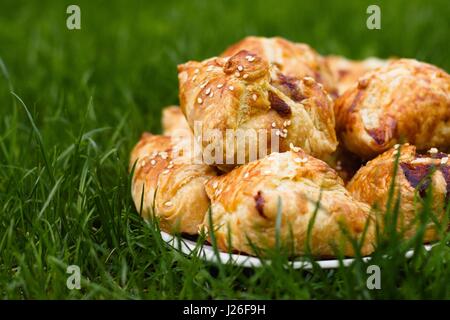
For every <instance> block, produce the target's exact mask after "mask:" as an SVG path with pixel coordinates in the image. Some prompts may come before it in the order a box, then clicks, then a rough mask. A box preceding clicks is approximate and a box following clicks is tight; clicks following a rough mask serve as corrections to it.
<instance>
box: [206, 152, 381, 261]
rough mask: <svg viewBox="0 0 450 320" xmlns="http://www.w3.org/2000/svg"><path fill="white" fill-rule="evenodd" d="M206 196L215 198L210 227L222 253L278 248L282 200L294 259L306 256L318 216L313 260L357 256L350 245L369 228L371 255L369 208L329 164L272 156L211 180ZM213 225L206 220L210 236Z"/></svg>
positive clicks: (299, 155)
mask: <svg viewBox="0 0 450 320" xmlns="http://www.w3.org/2000/svg"><path fill="white" fill-rule="evenodd" d="M206 192H207V194H208V196H209V198H210V199H211V218H212V222H213V224H212V225H213V226H214V234H215V237H216V240H217V245H218V248H219V249H221V250H224V251H227V250H229V249H233V250H236V251H240V252H244V253H248V254H255V250H254V247H255V246H256V247H258V248H262V249H263V250H264V249H267V248H269V249H274V248H275V243H276V219H277V212H278V208H279V207H278V206H279V199H280V204H281V212H282V218H281V228H280V237H279V239H280V240H281V241H282V243H284V244H285V245H286V246H287V247H289V248H293V252H290V253H291V254H295V255H297V254H303V253H304V252H305V246H306V242H307V235H308V225H309V223H310V221H311V219H313V217H314V215H315V219H314V220H313V221H312V222H311V225H312V229H311V238H310V248H311V253H312V254H314V255H315V256H321V257H328V256H335V255H336V250H335V249H336V248H338V249H340V250H342V251H341V252H343V253H344V254H345V255H347V256H352V255H354V254H355V252H354V250H353V247H352V245H351V244H350V241H348V240H349V238H350V237H351V238H354V239H357V240H361V238H362V234H363V233H364V230H365V229H366V232H365V237H364V240H365V241H364V243H363V245H362V248H361V252H362V254H364V255H367V254H370V253H371V252H372V250H373V243H374V224H373V223H371V221H372V217H371V215H370V207H369V206H368V205H367V204H364V203H362V202H358V201H356V200H354V199H352V197H351V196H350V194H349V192H348V191H347V190H346V189H345V188H344V185H343V182H342V180H341V179H340V178H339V176H338V175H337V174H336V172H335V171H334V170H333V169H331V168H330V167H329V166H328V165H327V164H326V163H325V162H323V161H321V160H318V159H316V158H313V157H311V156H309V155H308V154H306V153H305V152H304V151H302V150H299V149H297V148H296V149H295V150H293V151H288V152H284V153H273V154H271V155H269V156H267V157H265V158H263V159H260V160H257V161H253V162H251V163H249V164H247V165H244V166H240V167H238V168H236V169H234V170H233V171H231V172H229V173H227V174H225V175H222V176H218V177H215V178H212V179H211V180H209V181H208V182H207V184H206ZM319 199H320V206H319V208H318V209H317V212H316V214H315V211H316V207H317V201H318V200H319ZM313 222H314V223H313ZM366 223H367V228H366ZM210 225H211V224H210V223H209V215H207V216H206V217H205V222H204V223H203V228H205V229H206V231H207V232H208V230H209V226H210ZM344 230H345V231H344ZM346 233H348V234H347V235H346ZM229 240H230V241H229Z"/></svg>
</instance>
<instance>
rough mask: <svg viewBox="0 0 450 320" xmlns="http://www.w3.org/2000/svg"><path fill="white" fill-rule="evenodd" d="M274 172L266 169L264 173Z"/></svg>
mask: <svg viewBox="0 0 450 320" xmlns="http://www.w3.org/2000/svg"><path fill="white" fill-rule="evenodd" d="M271 173H272V171H270V170H265V171H264V174H271Z"/></svg>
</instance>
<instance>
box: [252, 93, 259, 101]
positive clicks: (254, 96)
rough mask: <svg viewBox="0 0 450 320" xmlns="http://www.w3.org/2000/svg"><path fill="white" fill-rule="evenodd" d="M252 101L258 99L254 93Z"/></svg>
mask: <svg viewBox="0 0 450 320" xmlns="http://www.w3.org/2000/svg"><path fill="white" fill-rule="evenodd" d="M252 99H253V101H256V100H257V99H258V96H257V95H256V93H254V94H253V95H252Z"/></svg>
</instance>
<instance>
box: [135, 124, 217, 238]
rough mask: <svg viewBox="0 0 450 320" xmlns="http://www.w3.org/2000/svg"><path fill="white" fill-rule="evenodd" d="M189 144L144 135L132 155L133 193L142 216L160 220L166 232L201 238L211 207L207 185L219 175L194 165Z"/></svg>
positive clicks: (199, 164)
mask: <svg viewBox="0 0 450 320" xmlns="http://www.w3.org/2000/svg"><path fill="white" fill-rule="evenodd" d="M186 141H187V144H189V139H184V140H181V142H178V143H177V142H175V141H174V139H173V138H172V137H169V136H161V135H152V134H149V133H144V134H143V135H142V137H141V140H140V141H139V142H138V144H137V145H136V146H135V147H134V149H133V151H132V153H131V158H130V166H131V167H133V166H134V175H133V179H132V190H131V192H132V197H133V200H134V203H135V206H136V209H137V210H138V212H141V214H142V216H143V217H144V218H149V217H151V216H152V215H154V216H156V217H157V218H159V220H160V227H161V229H162V230H164V231H167V232H170V233H177V232H181V233H187V234H197V232H198V226H199V224H200V223H201V222H202V221H203V218H204V216H205V213H206V212H207V210H208V208H209V205H210V202H209V199H208V197H207V195H206V192H205V187H204V184H205V182H206V181H207V180H208V179H210V178H211V177H213V176H215V175H216V172H215V170H214V169H213V168H211V167H209V166H208V165H205V164H201V163H195V162H194V161H193V158H192V153H191V152H190V150H189V149H187V150H184V149H183V148H184V145H183V143H186ZM180 145H182V147H180Z"/></svg>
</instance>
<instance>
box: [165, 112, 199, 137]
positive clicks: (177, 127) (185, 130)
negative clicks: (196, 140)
mask: <svg viewBox="0 0 450 320" xmlns="http://www.w3.org/2000/svg"><path fill="white" fill-rule="evenodd" d="M161 122H162V128H163V134H164V135H166V136H172V137H186V136H187V137H190V136H192V130H191V128H190V127H189V124H188V123H187V121H186V118H185V117H184V114H183V112H182V111H181V109H180V108H179V107H178V106H168V107H165V108H164V109H163V110H162V121H161Z"/></svg>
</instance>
